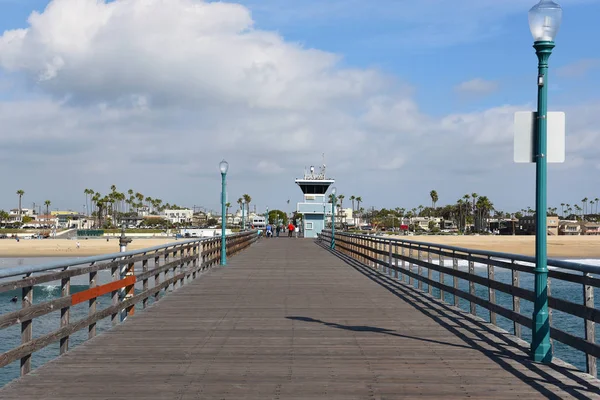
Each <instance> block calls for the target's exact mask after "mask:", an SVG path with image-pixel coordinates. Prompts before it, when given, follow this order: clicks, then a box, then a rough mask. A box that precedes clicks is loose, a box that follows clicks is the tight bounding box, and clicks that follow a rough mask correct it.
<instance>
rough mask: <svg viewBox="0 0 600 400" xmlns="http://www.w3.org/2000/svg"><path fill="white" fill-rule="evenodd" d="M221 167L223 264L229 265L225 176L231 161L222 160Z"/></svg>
mask: <svg viewBox="0 0 600 400" xmlns="http://www.w3.org/2000/svg"><path fill="white" fill-rule="evenodd" d="M219 169H220V170H221V265H227V244H226V239H225V233H226V232H225V231H226V229H227V215H226V213H227V210H226V209H225V204H226V203H227V191H226V182H225V178H226V177H227V170H229V163H228V162H227V161H225V160H223V161H221V162H220V163H219Z"/></svg>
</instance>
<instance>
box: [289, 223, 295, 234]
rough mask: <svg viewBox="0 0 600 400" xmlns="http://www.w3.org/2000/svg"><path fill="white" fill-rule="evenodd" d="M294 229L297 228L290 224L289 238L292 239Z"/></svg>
mask: <svg viewBox="0 0 600 400" xmlns="http://www.w3.org/2000/svg"><path fill="white" fill-rule="evenodd" d="M294 229H296V227H295V226H294V224H292V223H291V222H290V224H289V225H288V237H292V234H293V233H294Z"/></svg>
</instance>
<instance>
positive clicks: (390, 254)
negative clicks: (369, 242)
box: [388, 240, 395, 276]
mask: <svg viewBox="0 0 600 400" xmlns="http://www.w3.org/2000/svg"><path fill="white" fill-rule="evenodd" d="M388 260H389V262H388V276H393V271H395V268H394V267H395V266H394V253H393V252H392V241H391V240H390V241H389V242H388Z"/></svg>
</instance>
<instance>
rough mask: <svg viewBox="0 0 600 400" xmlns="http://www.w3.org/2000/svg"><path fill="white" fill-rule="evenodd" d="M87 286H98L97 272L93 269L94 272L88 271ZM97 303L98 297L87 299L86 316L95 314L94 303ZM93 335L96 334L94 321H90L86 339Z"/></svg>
mask: <svg viewBox="0 0 600 400" xmlns="http://www.w3.org/2000/svg"><path fill="white" fill-rule="evenodd" d="M89 282H90V285H89V288H90V289H91V288H94V287H96V286H98V272H97V271H94V272H90V277H89ZM97 304H98V298H97V297H94V298H91V299H89V300H88V316H92V315H94V314H96V305H97ZM94 336H96V323H95V322H92V323H91V324H89V325H88V339H91V338H93V337H94Z"/></svg>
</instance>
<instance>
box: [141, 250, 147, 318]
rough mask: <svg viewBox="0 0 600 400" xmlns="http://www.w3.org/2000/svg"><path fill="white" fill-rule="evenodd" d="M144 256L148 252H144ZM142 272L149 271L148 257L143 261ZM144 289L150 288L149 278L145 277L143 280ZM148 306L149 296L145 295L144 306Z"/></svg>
mask: <svg viewBox="0 0 600 400" xmlns="http://www.w3.org/2000/svg"><path fill="white" fill-rule="evenodd" d="M144 256H148V255H147V254H146V253H144ZM142 272H144V273H146V272H148V258H144V260H143V261H142ZM142 290H143V291H144V292H145V291H146V290H148V278H145V279H143V280H142ZM146 307H148V298H147V297H145V298H144V300H142V308H146Z"/></svg>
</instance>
